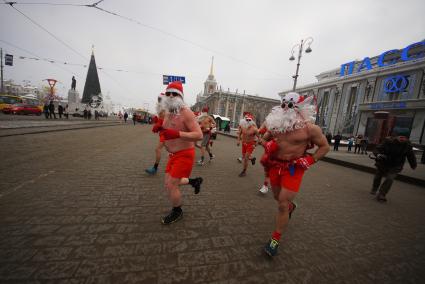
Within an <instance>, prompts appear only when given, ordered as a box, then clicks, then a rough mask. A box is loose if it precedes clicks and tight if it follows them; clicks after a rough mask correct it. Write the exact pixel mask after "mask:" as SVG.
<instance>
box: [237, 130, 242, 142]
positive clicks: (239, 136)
mask: <svg viewBox="0 0 425 284" xmlns="http://www.w3.org/2000/svg"><path fill="white" fill-rule="evenodd" d="M241 140H242V128H241V127H240V126H239V127H238V142H237V145H238V146H239V144H240V143H241Z"/></svg>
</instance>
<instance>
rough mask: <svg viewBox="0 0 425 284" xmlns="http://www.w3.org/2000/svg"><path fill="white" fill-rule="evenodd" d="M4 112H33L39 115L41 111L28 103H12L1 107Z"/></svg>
mask: <svg viewBox="0 0 425 284" xmlns="http://www.w3.org/2000/svg"><path fill="white" fill-rule="evenodd" d="M3 112H4V113H11V114H35V115H41V113H42V111H41V110H40V108H39V107H38V106H35V105H28V104H13V105H10V106H7V107H5V108H3Z"/></svg>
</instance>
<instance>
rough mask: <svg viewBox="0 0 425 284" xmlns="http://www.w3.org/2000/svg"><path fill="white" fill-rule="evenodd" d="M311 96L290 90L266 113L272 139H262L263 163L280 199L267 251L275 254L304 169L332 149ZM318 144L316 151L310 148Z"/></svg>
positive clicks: (268, 132)
mask: <svg viewBox="0 0 425 284" xmlns="http://www.w3.org/2000/svg"><path fill="white" fill-rule="evenodd" d="M311 99H312V97H310V98H308V99H306V100H305V101H304V100H303V97H300V95H298V94H297V93H294V92H291V93H288V94H287V95H286V96H285V97H284V98H283V100H282V105H281V107H275V108H273V109H272V111H271V113H270V114H269V115H268V116H267V117H266V127H267V129H268V131H267V133H266V134H265V135H267V136H270V139H271V140H270V141H269V142H265V141H263V143H262V144H263V145H264V148H265V157H263V159H262V163H263V165H264V166H265V167H267V168H268V172H269V175H270V183H271V187H272V191H273V195H274V198H275V200H276V201H277V202H278V212H277V216H276V226H275V230H274V232H273V234H272V237H271V239H270V241H269V242H268V243H267V245H266V246H265V248H264V251H265V252H266V253H267V254H268V255H270V256H275V255H276V254H277V249H278V246H279V241H280V238H281V235H282V232H283V230H284V229H285V228H286V226H287V224H288V221H289V219H290V217H291V214H292V213H293V211H294V210H295V208H296V205H295V203H294V202H293V200H294V198H295V197H296V195H297V193H298V191H299V188H300V185H301V181H302V178H303V175H304V172H305V171H306V170H307V169H309V168H310V167H311V166H312V165H313V164H314V163H316V162H317V161H318V160H319V159H321V158H322V157H324V156H325V155H326V153H327V152H328V151H329V145H328V142H327V140H326V137H325V136H324V135H323V134H322V130H321V129H320V128H319V127H318V126H317V125H314V124H313V123H312V121H314V118H313V116H314V115H315V106H313V105H310V103H309V102H310V101H311ZM314 145H316V146H317V147H318V148H317V149H316V151H315V152H314V153H313V154H309V153H307V152H306V151H307V149H310V148H312V147H313V146H314Z"/></svg>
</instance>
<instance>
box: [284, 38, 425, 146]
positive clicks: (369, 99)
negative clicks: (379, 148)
mask: <svg viewBox="0 0 425 284" xmlns="http://www.w3.org/2000/svg"><path fill="white" fill-rule="evenodd" d="M424 73H425V40H424V41H421V42H417V43H413V44H410V45H408V46H407V47H405V48H403V49H393V50H389V51H385V52H383V53H381V54H379V55H378V56H374V57H365V58H364V59H363V60H361V61H351V62H348V63H344V64H342V65H341V67H340V68H336V69H333V70H330V71H326V72H323V73H321V74H319V75H317V76H316V78H317V80H318V82H316V83H313V84H309V85H305V86H302V87H298V88H297V89H296V91H297V92H298V93H300V94H302V95H307V96H311V95H314V96H316V98H317V108H318V114H317V117H316V124H318V125H319V126H320V127H321V128H322V129H323V131H324V132H325V133H328V132H329V133H331V134H332V135H335V134H337V133H340V134H342V135H343V136H345V137H350V136H352V135H353V136H356V135H358V134H363V135H366V136H367V137H368V138H369V142H370V143H373V144H376V143H379V141H380V140H381V139H382V138H383V137H386V136H388V135H391V134H392V133H393V132H400V130H401V131H402V132H403V133H406V135H408V136H409V137H410V140H411V141H412V142H413V143H415V144H422V145H425V133H424V128H425V80H424ZM290 91H292V90H286V91H283V92H280V93H279V95H280V96H284V95H285V94H286V93H288V92H290Z"/></svg>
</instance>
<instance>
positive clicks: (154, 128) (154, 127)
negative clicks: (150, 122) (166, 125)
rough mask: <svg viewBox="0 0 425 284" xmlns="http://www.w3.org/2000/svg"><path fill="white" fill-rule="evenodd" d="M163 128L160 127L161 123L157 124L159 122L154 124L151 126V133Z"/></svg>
mask: <svg viewBox="0 0 425 284" xmlns="http://www.w3.org/2000/svg"><path fill="white" fill-rule="evenodd" d="M162 129H163V128H162V125H159V124H155V125H154V126H153V127H152V132H153V133H158V132H159V131H161V130H162Z"/></svg>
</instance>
